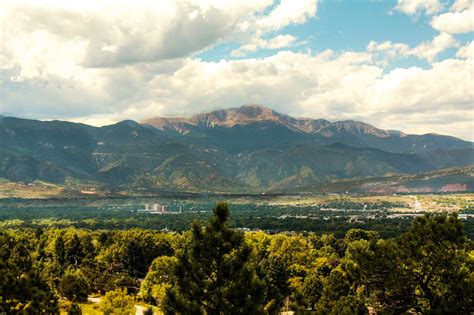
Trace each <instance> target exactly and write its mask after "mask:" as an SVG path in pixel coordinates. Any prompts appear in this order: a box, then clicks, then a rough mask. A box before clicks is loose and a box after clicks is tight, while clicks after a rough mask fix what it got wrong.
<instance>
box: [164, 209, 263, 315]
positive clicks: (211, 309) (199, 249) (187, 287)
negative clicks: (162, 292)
mask: <svg viewBox="0 0 474 315" xmlns="http://www.w3.org/2000/svg"><path fill="white" fill-rule="evenodd" d="M228 218H229V207H228V205H227V203H225V202H221V203H219V204H217V206H216V208H215V209H214V214H213V216H212V217H211V218H210V220H209V222H208V223H207V224H206V225H205V226H203V225H202V224H199V223H195V224H194V225H193V227H192V237H191V240H190V243H189V244H188V245H187V246H186V247H185V248H184V250H183V251H181V252H179V253H178V254H177V257H178V263H177V266H176V268H175V274H174V285H173V286H172V287H171V288H170V289H169V290H168V291H167V294H166V297H165V300H164V303H163V309H164V311H165V313H166V314H176V313H178V314H204V313H205V314H210V315H212V314H259V313H263V299H264V284H263V281H262V280H261V279H259V278H258V277H257V275H256V273H255V270H254V268H253V266H252V265H251V264H250V262H249V259H250V255H251V249H250V247H249V246H248V245H246V243H245V242H244V235H243V233H240V232H238V231H234V230H231V229H229V228H228V227H227V225H226V223H227V220H228Z"/></svg>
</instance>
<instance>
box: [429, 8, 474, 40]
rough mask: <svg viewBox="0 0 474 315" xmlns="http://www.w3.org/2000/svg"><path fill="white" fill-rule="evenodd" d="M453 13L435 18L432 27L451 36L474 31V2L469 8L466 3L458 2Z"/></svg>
mask: <svg viewBox="0 0 474 315" xmlns="http://www.w3.org/2000/svg"><path fill="white" fill-rule="evenodd" d="M451 9H452V10H453V12H447V13H443V14H441V15H438V16H435V17H433V20H432V21H431V26H432V27H433V28H434V29H436V30H438V31H440V32H446V33H451V34H460V33H469V32H473V31H474V2H471V3H470V5H469V6H467V5H466V3H464V1H458V2H456V3H455V4H454V5H453V7H452V8H451Z"/></svg>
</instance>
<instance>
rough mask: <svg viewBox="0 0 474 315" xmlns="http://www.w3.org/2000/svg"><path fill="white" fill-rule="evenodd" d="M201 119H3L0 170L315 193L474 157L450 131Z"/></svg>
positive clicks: (153, 184)
mask: <svg viewBox="0 0 474 315" xmlns="http://www.w3.org/2000/svg"><path fill="white" fill-rule="evenodd" d="M234 110H237V111H239V110H240V109H234ZM244 111H245V110H244ZM223 115H226V114H223ZM242 115H243V116H240V114H239V117H245V116H246V115H247V114H246V113H243V114H242ZM202 117H206V115H204V116H202ZM202 117H200V118H199V117H197V118H196V119H197V121H201V122H200V123H196V124H189V121H188V122H176V125H174V123H170V124H171V125H172V126H169V128H162V129H163V130H159V129H156V128H152V127H150V126H146V125H141V124H138V123H136V122H133V121H122V122H119V123H117V124H114V125H110V126H104V127H100V128H97V127H92V126H87V125H83V124H74V123H69V122H61V121H54V122H41V121H35V120H26V119H18V118H11V117H2V118H1V119H0V139H2V147H1V150H0V177H2V178H7V179H9V180H11V181H16V182H20V181H21V182H33V181H34V180H44V181H48V182H53V183H60V184H64V185H65V186H66V187H67V188H71V190H69V189H68V190H67V192H69V193H71V191H80V190H82V189H81V187H95V188H98V189H104V190H112V191H124V190H128V191H133V192H139V193H140V192H154V193H157V192H162V191H176V190H179V191H196V190H199V191H227V192H260V191H262V190H269V191H286V192H288V191H301V188H302V187H303V188H304V189H305V190H308V191H311V190H313V191H314V189H315V187H318V188H321V189H322V188H323V187H322V185H321V184H322V183H326V184H328V185H329V186H326V187H325V189H322V190H320V191H344V190H347V189H343V188H347V187H348V186H347V185H344V183H342V189H341V187H340V186H338V185H335V186H333V187H330V185H331V184H332V182H333V181H334V179H348V178H355V180H356V181H359V180H360V178H362V177H366V178H369V177H374V176H377V177H383V176H387V175H388V174H392V175H393V174H399V175H405V174H415V173H419V172H427V171H435V170H438V169H441V168H450V167H465V166H468V165H470V164H472V163H473V155H472V152H473V151H472V149H473V145H472V143H471V142H467V141H463V140H460V139H456V138H452V137H445V136H439V135H433V134H431V135H423V136H417V135H409V136H406V137H400V136H399V135H398V134H393V133H391V132H387V131H384V130H378V129H376V128H374V127H372V126H369V125H366V124H364V123H360V122H351V121H345V122H339V123H335V124H332V123H330V122H327V121H320V120H315V121H312V122H309V121H307V120H305V121H300V123H301V124H302V125H305V126H306V125H307V124H308V123H310V124H314V125H313V127H315V129H313V130H312V131H310V132H308V131H307V130H305V129H304V128H303V129H298V126H300V125H298V124H296V125H295V121H296V120H295V119H293V118H289V117H287V116H285V115H281V114H278V113H275V116H274V118H275V119H270V121H268V120H267V119H263V120H259V119H257V120H254V121H253V122H252V123H245V124H236V125H234V124H233V122H231V124H230V125H231V126H230V127H229V126H215V127H211V128H210V126H209V122H208V121H207V120H206V119H207V118H206V119H203V118H202ZM224 125H225V124H224ZM316 126H318V127H316ZM176 130H181V131H184V132H179V133H178V132H176ZM316 130H319V131H323V130H324V131H323V132H324V133H325V134H324V135H322V134H319V132H315V131H316ZM328 134H330V135H331V136H328ZM382 150H383V151H382ZM97 155H100V156H101V157H102V158H100V159H97V158H96V157H97ZM452 175H453V174H451V177H450V176H445V178H444V179H439V178H432V180H430V181H426V182H425V183H420V182H417V179H415V178H412V179H410V180H409V181H407V183H409V184H410V185H413V186H418V187H420V186H423V185H425V186H426V185H429V186H431V187H432V188H434V190H439V189H440V188H441V187H442V186H443V185H445V184H449V183H463V184H468V185H469V186H470V188H471V189H472V185H473V179H472V176H471V175H470V173H469V172H466V171H464V172H462V174H457V175H455V176H452ZM404 180H405V181H406V180H407V179H404ZM339 185H340V183H339ZM349 187H350V188H351V189H352V188H353V189H357V187H359V189H360V187H361V186H360V185H358V184H357V183H354V184H353V185H351V186H349ZM326 189H327V190H326ZM72 195H74V194H72Z"/></svg>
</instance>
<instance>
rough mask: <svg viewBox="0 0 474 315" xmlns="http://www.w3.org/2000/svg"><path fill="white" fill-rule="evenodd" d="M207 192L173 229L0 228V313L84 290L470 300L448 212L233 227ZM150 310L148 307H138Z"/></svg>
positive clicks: (463, 247)
mask: <svg viewBox="0 0 474 315" xmlns="http://www.w3.org/2000/svg"><path fill="white" fill-rule="evenodd" d="M229 216H230V213H229V208H228V205H227V204H226V203H219V204H218V205H217V206H216V207H215V209H214V211H213V213H212V215H211V217H210V218H209V220H208V221H207V223H203V222H201V223H200V222H196V223H194V224H193V225H192V228H191V230H188V231H184V232H182V233H163V232H157V231H151V230H144V229H131V230H127V231H115V230H96V231H91V230H86V229H78V228H66V229H58V228H47V229H41V228H10V229H4V230H3V231H1V232H0V244H1V247H0V274H1V277H0V281H1V283H0V288H1V291H2V292H1V296H2V298H1V299H0V313H2V312H3V313H6V314H14V313H21V312H23V313H28V314H40V313H49V314H54V313H59V309H60V308H59V304H60V303H59V299H61V301H63V300H68V301H70V303H71V304H70V306H69V309H70V310H72V311H70V313H71V314H72V313H73V311H74V310H73V308H76V312H77V306H73V305H84V304H75V303H81V302H83V301H84V300H85V298H86V297H87V295H90V294H92V293H96V294H100V295H101V296H102V297H101V301H100V303H99V304H98V306H97V307H96V310H98V311H101V312H104V313H105V314H128V313H133V312H135V310H134V304H135V303H138V302H140V301H142V302H146V303H149V304H151V305H155V306H158V307H159V308H160V309H161V310H162V311H163V312H164V313H165V314H176V313H178V314H188V313H193V314H249V313H252V314H278V313H279V312H280V311H282V310H293V311H296V312H297V313H305V314H310V313H314V314H349V313H350V314H365V313H368V312H369V310H375V311H377V312H380V313H387V314H393V313H396V314H400V313H407V312H411V313H413V312H421V313H440V314H441V313H457V314H466V313H469V312H470V311H472V309H473V308H474V301H473V297H474V273H473V271H474V269H473V268H474V251H473V242H472V240H471V239H469V238H468V237H467V236H466V234H465V233H464V228H463V223H462V221H461V220H459V219H458V218H457V217H456V216H455V215H449V216H448V215H445V214H441V215H425V216H422V217H418V218H416V219H414V220H413V222H412V225H411V227H410V228H409V229H408V230H407V231H406V232H404V233H402V234H400V235H399V236H397V237H392V238H385V239H384V238H381V237H380V234H379V233H378V232H374V231H368V230H362V229H351V230H349V231H347V233H345V235H344V237H343V238H336V237H334V235H332V234H315V233H304V234H296V233H277V234H268V233H265V232H262V231H260V232H247V233H244V232H241V231H238V230H235V229H230V228H229V227H228V222H229V221H228V220H229ZM148 312H150V311H148Z"/></svg>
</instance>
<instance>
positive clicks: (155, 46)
mask: <svg viewBox="0 0 474 315" xmlns="http://www.w3.org/2000/svg"><path fill="white" fill-rule="evenodd" d="M49 2H54V6H51V8H49V7H48V3H49ZM271 4H272V1H269V0H257V1H255V0H238V1H237V0H235V1H210V0H207V1H199V0H196V1H191V0H180V1H171V0H162V1H146V0H138V1H134V2H133V3H132V2H130V1H124V0H118V1H100V2H96V1H88V0H85V1H80V2H77V3H75V4H73V2H71V1H45V2H43V1H41V2H35V1H5V2H2V8H3V10H4V12H3V14H2V17H0V18H1V20H2V25H3V26H4V27H5V31H4V37H5V38H3V40H2V42H3V43H4V45H3V46H5V47H3V50H4V52H3V54H4V55H7V57H9V59H10V60H11V59H15V58H18V59H22V60H19V61H18V64H21V65H23V64H24V62H22V61H24V59H28V58H30V57H31V56H30V55H31V54H33V59H32V61H31V62H30V63H33V62H35V61H36V59H37V58H40V57H38V56H37V55H41V54H42V53H43V51H47V54H46V55H44V56H43V57H41V58H43V59H48V60H40V61H38V62H39V63H44V62H47V61H50V62H56V61H55V60H58V59H62V60H66V59H67V60H66V61H65V62H73V63H75V64H81V65H83V66H85V67H112V66H119V65H124V64H133V63H139V62H154V61H160V60H167V59H176V58H181V57H187V56H190V55H191V54H193V53H196V52H199V51H202V50H204V49H206V48H207V47H209V46H212V45H213V44H216V43H217V42H219V41H221V40H223V39H225V38H226V37H228V36H232V34H233V33H235V32H237V31H238V30H237V24H238V23H241V22H242V21H245V20H248V21H253V20H254V19H255V16H256V15H257V14H260V13H261V11H262V10H263V9H265V8H267V7H268V6H270V5H271ZM18 35H19V36H18ZM32 41H33V43H31V42H32ZM33 44H34V45H35V47H40V49H36V50H35V51H25V50H24V49H25V48H28V45H33ZM64 46H67V47H64ZM64 49H66V51H65V54H63V56H62V57H61V58H59V56H50V53H53V52H56V54H59V52H62V51H64ZM71 50H74V51H75V52H76V53H75V54H74V56H70V54H69V52H71ZM35 53H36V54H35ZM29 54H30V55H29ZM53 60H54V61H53Z"/></svg>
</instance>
